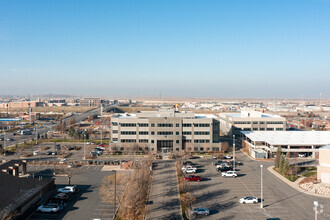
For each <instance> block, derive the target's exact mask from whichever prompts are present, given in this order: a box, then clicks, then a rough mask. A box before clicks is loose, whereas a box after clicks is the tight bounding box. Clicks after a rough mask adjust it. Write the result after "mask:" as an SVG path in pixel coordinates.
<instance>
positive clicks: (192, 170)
mask: <svg viewBox="0 0 330 220" xmlns="http://www.w3.org/2000/svg"><path fill="white" fill-rule="evenodd" d="M183 172H185V173H187V174H192V173H196V169H185V170H184V171H183Z"/></svg>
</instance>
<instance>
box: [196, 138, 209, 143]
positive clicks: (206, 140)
mask: <svg viewBox="0 0 330 220" xmlns="http://www.w3.org/2000/svg"><path fill="white" fill-rule="evenodd" d="M194 143H210V140H208V139H197V140H196V139H195V140H194Z"/></svg>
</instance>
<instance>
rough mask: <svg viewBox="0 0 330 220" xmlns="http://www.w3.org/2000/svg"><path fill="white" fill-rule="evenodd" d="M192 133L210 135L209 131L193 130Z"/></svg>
mask: <svg viewBox="0 0 330 220" xmlns="http://www.w3.org/2000/svg"><path fill="white" fill-rule="evenodd" d="M194 135H210V132H209V131H195V132H194Z"/></svg>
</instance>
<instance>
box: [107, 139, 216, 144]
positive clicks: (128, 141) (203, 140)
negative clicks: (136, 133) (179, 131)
mask: <svg viewBox="0 0 330 220" xmlns="http://www.w3.org/2000/svg"><path fill="white" fill-rule="evenodd" d="M113 141H118V138H113ZM120 142H121V143H136V139H121V140H120ZM148 142H149V140H148V139H140V140H139V143H148ZM183 142H184V143H191V140H190V139H187V140H183ZM151 143H154V140H151ZM176 143H177V144H179V143H180V141H179V140H176ZM194 143H210V140H208V139H196V140H194Z"/></svg>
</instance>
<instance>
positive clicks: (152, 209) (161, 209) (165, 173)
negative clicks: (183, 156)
mask: <svg viewBox="0 0 330 220" xmlns="http://www.w3.org/2000/svg"><path fill="white" fill-rule="evenodd" d="M148 203H149V205H148V207H147V210H148V213H147V215H146V219H147V220H156V219H157V220H158V219H164V220H181V219H182V215H181V209H180V199H179V191H178V180H177V176H176V172H175V162H174V161H170V160H167V161H159V162H157V166H156V167H155V169H154V172H153V177H152V181H151V189H150V195H149V202H148Z"/></svg>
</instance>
